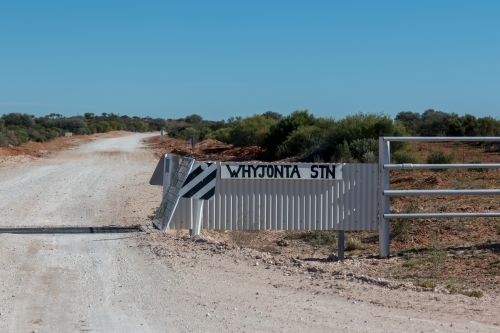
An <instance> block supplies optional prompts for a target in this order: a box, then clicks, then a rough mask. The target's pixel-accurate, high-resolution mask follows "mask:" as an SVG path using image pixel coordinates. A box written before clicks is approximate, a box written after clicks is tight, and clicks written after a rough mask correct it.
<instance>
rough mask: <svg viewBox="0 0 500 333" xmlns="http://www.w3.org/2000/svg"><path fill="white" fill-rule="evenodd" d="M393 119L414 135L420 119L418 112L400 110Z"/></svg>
mask: <svg viewBox="0 0 500 333" xmlns="http://www.w3.org/2000/svg"><path fill="white" fill-rule="evenodd" d="M394 120H396V121H399V122H400V123H401V124H403V126H404V127H405V128H406V130H407V132H408V134H410V135H416V134H417V133H418V128H419V126H420V123H421V121H422V118H421V117H420V113H418V112H411V111H401V112H399V113H398V114H397V115H396V118H394Z"/></svg>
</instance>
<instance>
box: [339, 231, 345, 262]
mask: <svg viewBox="0 0 500 333" xmlns="http://www.w3.org/2000/svg"><path fill="white" fill-rule="evenodd" d="M338 248H339V253H338V254H339V260H344V249H345V241H344V230H339V239H338Z"/></svg>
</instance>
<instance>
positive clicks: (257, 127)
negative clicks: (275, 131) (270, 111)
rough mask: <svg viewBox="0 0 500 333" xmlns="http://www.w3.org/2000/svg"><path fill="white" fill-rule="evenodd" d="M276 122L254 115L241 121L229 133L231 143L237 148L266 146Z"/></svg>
mask: <svg viewBox="0 0 500 333" xmlns="http://www.w3.org/2000/svg"><path fill="white" fill-rule="evenodd" d="M272 124H274V120H272V119H269V118H266V117H264V116H262V115H253V116H252V117H248V118H245V119H243V120H241V121H239V122H238V123H237V124H236V125H234V127H233V128H232V129H231V131H230V132H229V141H230V142H229V143H231V144H233V145H235V146H241V147H246V146H254V145H255V146H264V143H265V139H266V137H267V136H268V135H269V130H270V128H271V125H272Z"/></svg>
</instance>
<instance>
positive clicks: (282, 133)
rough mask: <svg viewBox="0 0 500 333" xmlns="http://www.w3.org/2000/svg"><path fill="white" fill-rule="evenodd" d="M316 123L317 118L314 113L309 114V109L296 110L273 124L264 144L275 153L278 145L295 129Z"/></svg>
mask: <svg viewBox="0 0 500 333" xmlns="http://www.w3.org/2000/svg"><path fill="white" fill-rule="evenodd" d="M266 119H267V118H266ZM315 124H316V119H315V118H314V116H313V115H312V114H309V111H308V110H297V111H294V112H292V113H291V114H290V115H288V116H286V117H283V118H281V119H280V120H279V121H278V122H276V123H274V125H272V126H271V128H270V130H269V134H268V135H267V137H266V138H265V140H264V142H263V145H264V147H265V148H266V149H267V151H268V152H269V153H270V154H271V155H275V154H276V152H277V147H278V146H279V145H281V144H282V143H283V142H285V140H286V139H287V138H288V136H289V135H290V134H291V133H292V132H293V131H295V130H296V129H298V128H299V127H301V126H313V125H315Z"/></svg>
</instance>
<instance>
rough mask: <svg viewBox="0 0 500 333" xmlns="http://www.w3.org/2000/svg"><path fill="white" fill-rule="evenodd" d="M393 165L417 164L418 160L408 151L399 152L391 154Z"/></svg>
mask: <svg viewBox="0 0 500 333" xmlns="http://www.w3.org/2000/svg"><path fill="white" fill-rule="evenodd" d="M391 158H392V161H393V163H397V164H403V163H412V164H414V163H417V158H416V157H415V155H413V154H412V153H411V152H409V151H407V150H398V151H396V152H394V153H392V154H391Z"/></svg>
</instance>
